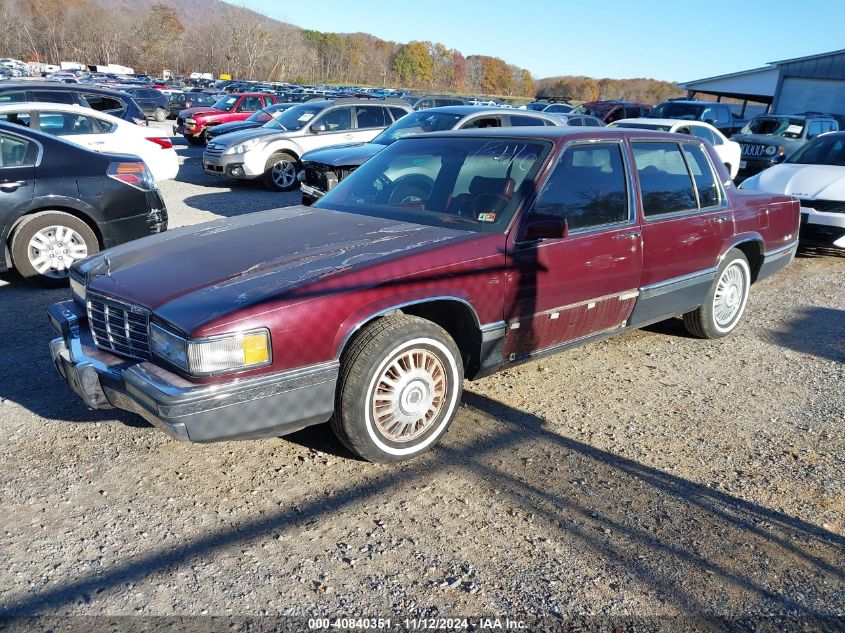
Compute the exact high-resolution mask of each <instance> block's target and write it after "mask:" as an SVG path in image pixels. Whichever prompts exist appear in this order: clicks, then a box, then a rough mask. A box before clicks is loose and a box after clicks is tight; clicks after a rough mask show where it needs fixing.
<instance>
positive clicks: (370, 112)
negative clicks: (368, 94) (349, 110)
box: [355, 106, 390, 130]
mask: <svg viewBox="0 0 845 633" xmlns="http://www.w3.org/2000/svg"><path fill="white" fill-rule="evenodd" d="M355 116H357V117H358V128H359V129H362V130H363V129H366V128H372V127H387V126H388V125H390V121H389V120H388V119H387V112H385V110H384V108H382V107H381V106H358V107H356V108H355Z"/></svg>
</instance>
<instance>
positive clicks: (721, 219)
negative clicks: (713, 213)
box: [713, 215, 731, 224]
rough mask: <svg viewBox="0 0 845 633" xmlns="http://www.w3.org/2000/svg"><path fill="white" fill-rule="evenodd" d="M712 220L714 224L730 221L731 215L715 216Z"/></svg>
mask: <svg viewBox="0 0 845 633" xmlns="http://www.w3.org/2000/svg"><path fill="white" fill-rule="evenodd" d="M713 221H714V222H715V223H716V224H724V223H725V222H730V221H731V216H729V215H720V216H719V217H717V218H713Z"/></svg>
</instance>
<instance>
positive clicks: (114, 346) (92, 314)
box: [87, 294, 150, 360]
mask: <svg viewBox="0 0 845 633" xmlns="http://www.w3.org/2000/svg"><path fill="white" fill-rule="evenodd" d="M87 306H88V324H89V325H90V326H91V335H92V336H93V338H94V343H95V344H96V345H97V347H99V348H101V349H105V350H108V351H110V352H115V353H116V354H120V355H121V356H128V357H129V358H135V359H138V360H150V337H149V324H150V313H149V312H148V311H147V310H145V309H143V308H138V307H136V306H130V305H127V304H124V303H121V302H119V301H115V300H113V299H107V298H106V297H101V296H99V295H91V294H89V295H88V301H87Z"/></svg>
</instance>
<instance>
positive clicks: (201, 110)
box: [179, 106, 226, 119]
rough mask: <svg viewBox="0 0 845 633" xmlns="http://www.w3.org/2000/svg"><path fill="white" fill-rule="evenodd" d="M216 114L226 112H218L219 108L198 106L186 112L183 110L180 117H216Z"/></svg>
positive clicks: (224, 112)
mask: <svg viewBox="0 0 845 633" xmlns="http://www.w3.org/2000/svg"><path fill="white" fill-rule="evenodd" d="M215 114H226V110H218V109H217V108H211V107H209V106H197V107H195V108H188V109H186V110H182V111H181V112H180V113H179V116H180V117H182V118H183V119H184V118H187V117H196V116H201V115H215Z"/></svg>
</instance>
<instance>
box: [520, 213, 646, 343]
mask: <svg viewBox="0 0 845 633" xmlns="http://www.w3.org/2000/svg"><path fill="white" fill-rule="evenodd" d="M511 262H512V264H513V271H512V272H510V273H509V281H510V283H511V284H513V286H514V289H515V291H514V293H513V297H514V301H513V304H512V307H511V310H510V314H509V315H507V316H508V317H509V319H508V327H509V330H508V336H507V340H506V343H505V354H506V356H505V358H507V357H508V356H509V355H510V354H516V355H517V357H519V356H521V355H524V354H527V353H528V352H530V351H532V350H541V349H545V348H547V347H552V346H554V345H559V344H562V343H566V342H569V341H573V340H576V339H579V338H583V337H585V336H589V335H591V334H595V333H598V332H602V331H605V330H609V329H612V328H615V327H619V326H621V325H623V324H624V322H625V321H626V319H627V318H628V316H629V315H630V313H631V310H632V309H633V306H634V302H635V301H636V297H637V288H638V287H639V283H640V269H641V265H642V248H641V241H640V232H639V229H638V228H637V227H636V226H625V227H620V228H616V229H612V230H607V231H600V232H596V233H590V234H587V235H573V236H569V237H566V238H563V239H560V240H544V241H543V242H541V243H539V244H533V245H527V246H524V247H518V248H517V249H515V250H514V252H513V254H512V257H511ZM517 323H518V325H515V324H517Z"/></svg>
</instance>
